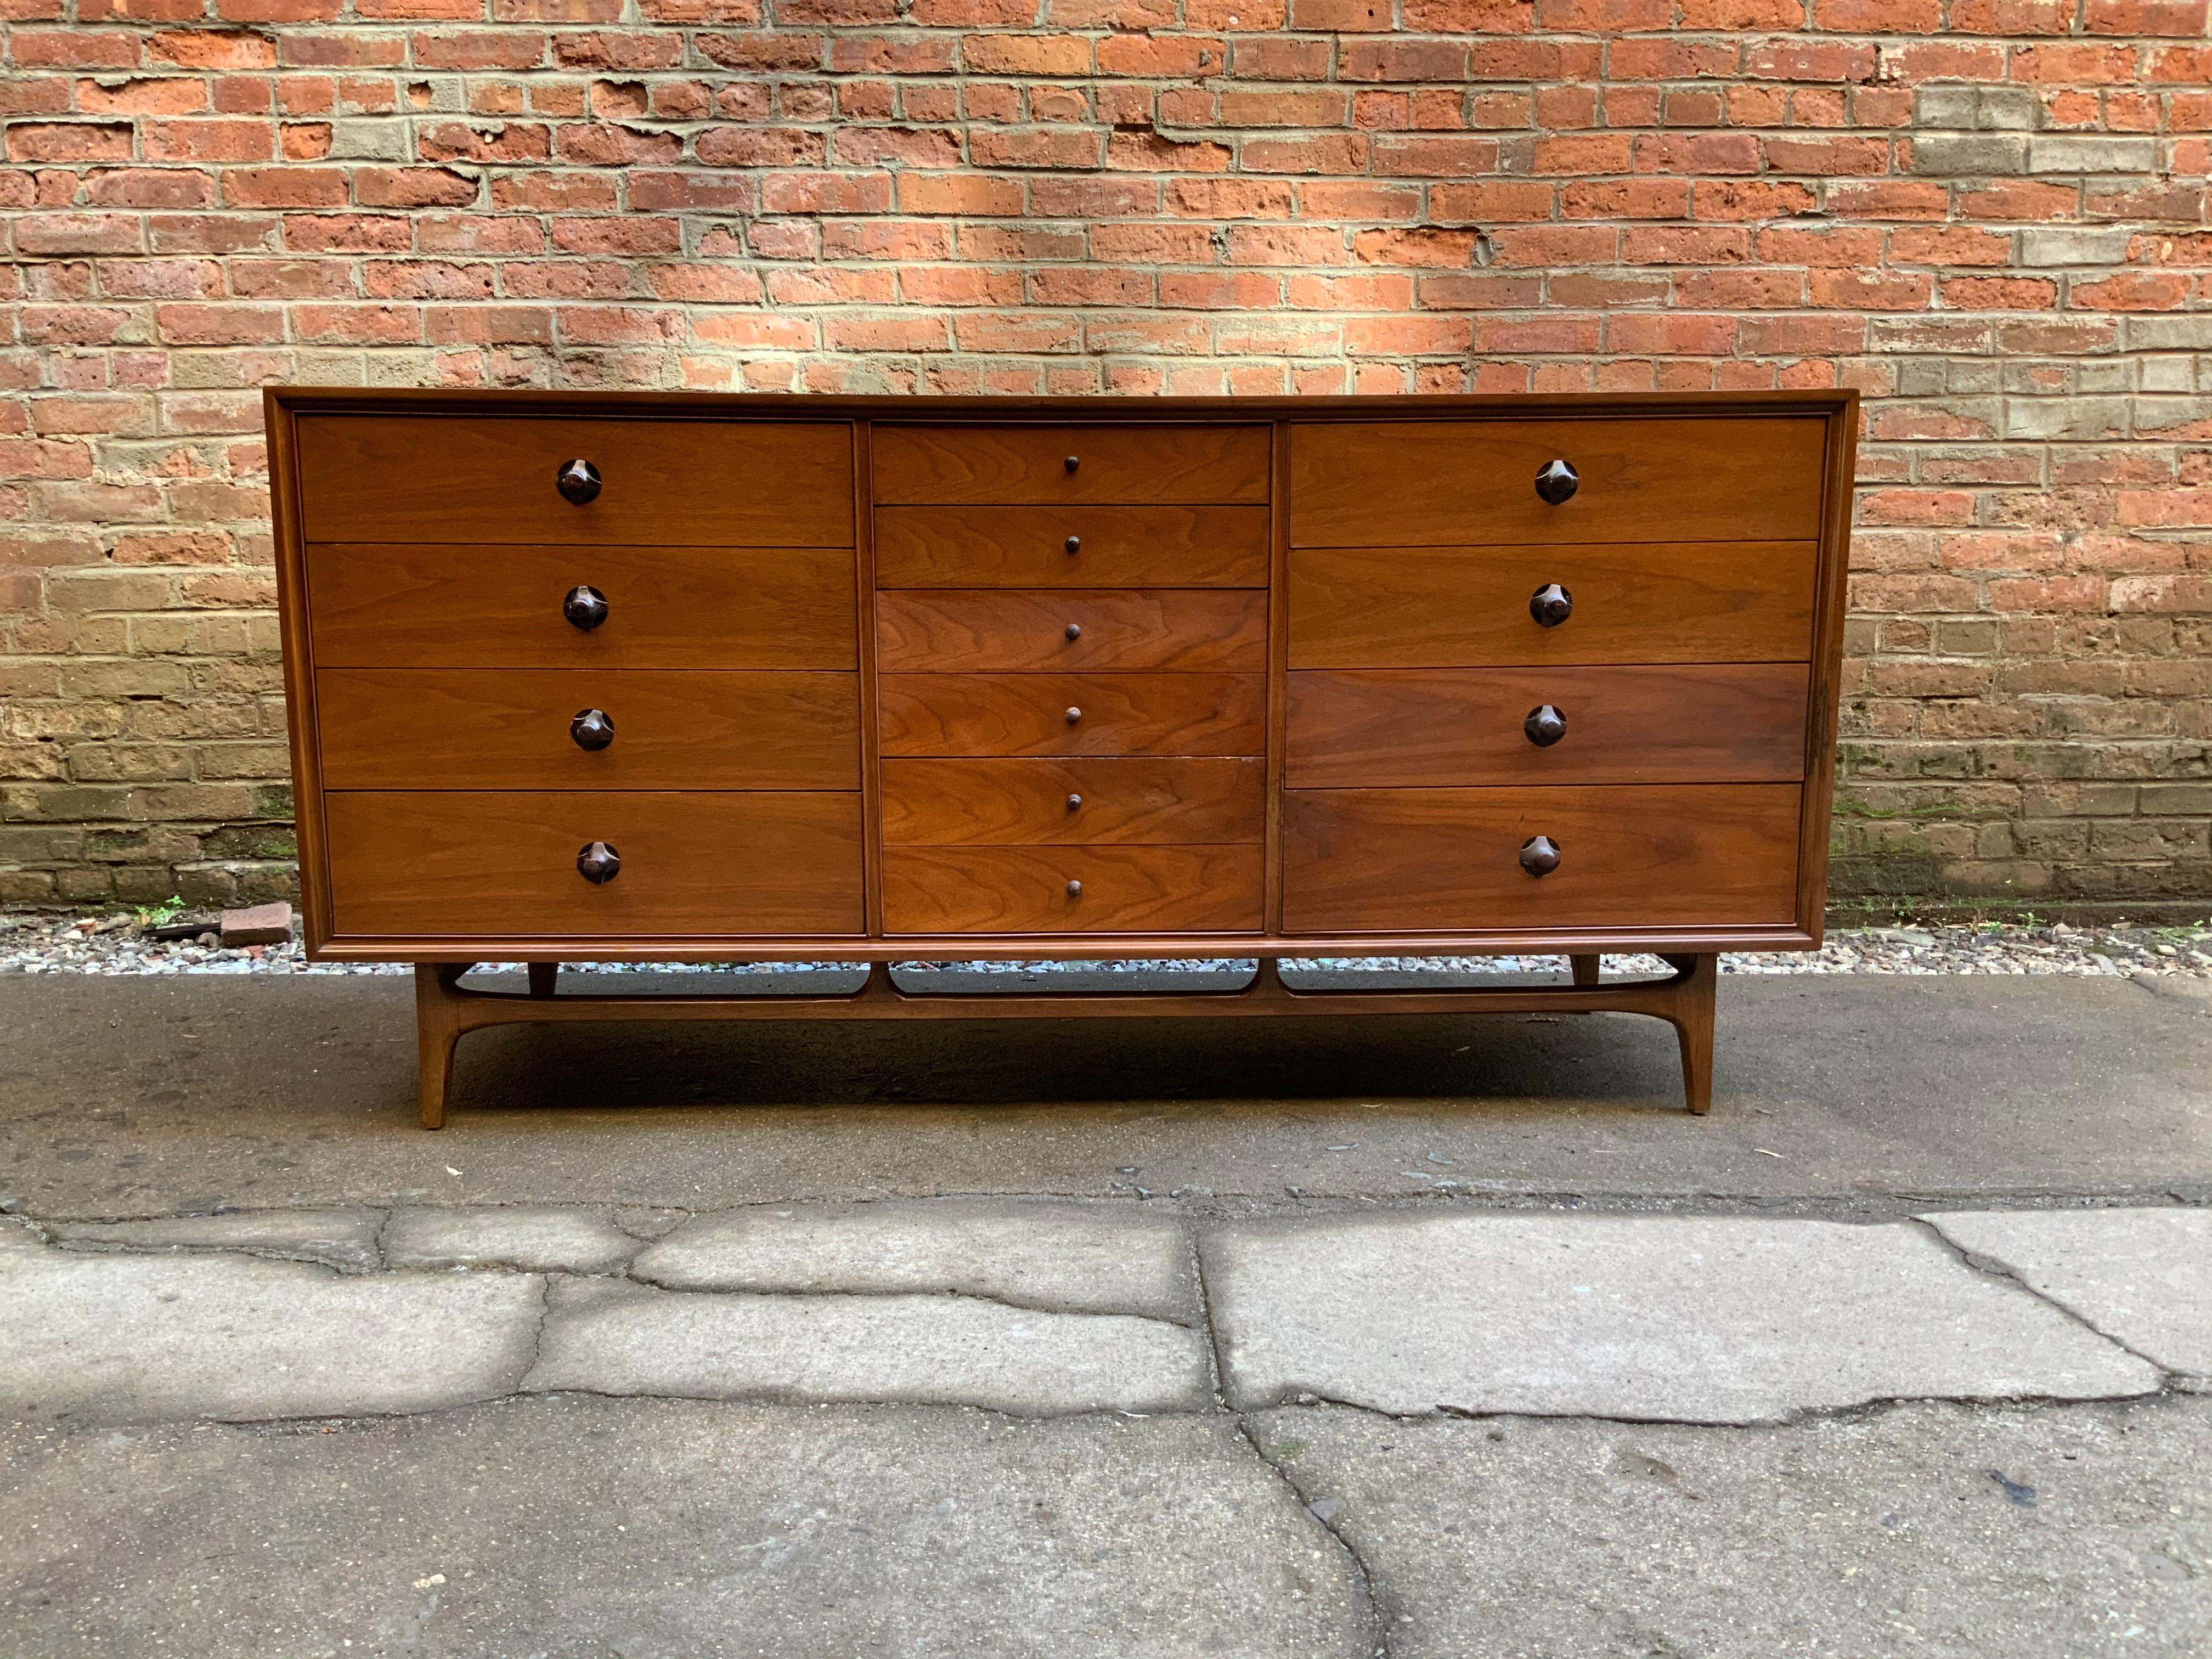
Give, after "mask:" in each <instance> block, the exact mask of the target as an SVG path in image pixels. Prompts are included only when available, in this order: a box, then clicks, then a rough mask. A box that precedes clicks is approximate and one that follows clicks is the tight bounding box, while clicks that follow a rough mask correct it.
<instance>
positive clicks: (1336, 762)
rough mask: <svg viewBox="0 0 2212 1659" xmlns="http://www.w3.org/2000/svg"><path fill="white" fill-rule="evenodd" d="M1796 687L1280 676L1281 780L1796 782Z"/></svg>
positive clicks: (1350, 672) (1702, 673) (1780, 680)
mask: <svg viewBox="0 0 2212 1659" xmlns="http://www.w3.org/2000/svg"><path fill="white" fill-rule="evenodd" d="M1807 685H1808V670H1807V668H1806V665H1804V664H1802V663H1733V664H1726V665H1700V666H1694V667H1682V668H1674V667H1615V668H1423V669H1335V670H1328V669H1305V670H1300V671H1297V672H1294V673H1292V674H1291V677H1290V698H1289V706H1288V716H1287V723H1286V728H1285V739H1286V744H1287V753H1286V757H1285V767H1286V769H1285V777H1284V781H1285V783H1286V784H1287V785H1288V786H1289V787H1291V788H1303V789H1336V788H1356V787H1362V786H1367V787H1409V786H1425V785H1447V784H1535V783H1765V782H1782V781H1788V782H1796V781H1797V780H1798V779H1800V778H1802V777H1803V776H1804V775H1805V708H1806V695H1807ZM1540 708H1548V709H1550V710H1551V711H1552V713H1553V715H1556V716H1557V720H1550V719H1539V718H1538V717H1537V714H1536V711H1537V710H1539V709H1540ZM1561 721H1563V722H1564V728H1565V729H1564V733H1563V734H1559V735H1555V733H1558V732H1559V722H1561ZM1532 726H1533V727H1534V735H1533V736H1532V733H1531V728H1532ZM1538 738H1545V739H1547V741H1545V742H1543V743H1541V744H1540V743H1539V742H1538V741H1537V739H1538Z"/></svg>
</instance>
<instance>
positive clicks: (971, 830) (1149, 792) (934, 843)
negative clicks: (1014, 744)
mask: <svg viewBox="0 0 2212 1659" xmlns="http://www.w3.org/2000/svg"><path fill="white" fill-rule="evenodd" d="M882 792H883V811H884V845H885V846H887V847H957V846H984V847H987V846H1004V845H1055V846H1059V845H1072V844H1076V843H1080V842H1103V843H1110V844H1115V845H1121V844H1131V843H1156V844H1163V845H1173V844H1183V845H1191V846H1198V845H1206V844H1212V843H1216V842H1256V841H1259V840H1261V838H1262V837H1263V836H1265V835H1266V833H1267V763H1265V762H1264V761H1259V760H1187V759H1181V758H1177V759H1168V760H1160V759H1154V758H1152V757H1149V756H1133V757H1115V758H1100V757H1086V758H1083V759H1077V760H1047V759H1023V760H889V761H885V762H884V765H883V784H882Z"/></svg>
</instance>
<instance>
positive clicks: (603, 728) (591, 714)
mask: <svg viewBox="0 0 2212 1659" xmlns="http://www.w3.org/2000/svg"><path fill="white" fill-rule="evenodd" d="M568 735H569V736H570V737H572V738H574V739H575V740H576V747H577V748H579V749H604V748H605V747H606V746H607V745H608V744H611V743H612V742H613V741H614V740H615V723H614V721H613V720H612V719H611V718H610V717H609V715H608V714H607V711H606V710H605V709H604V708H586V709H582V710H580V711H579V712H578V714H577V715H576V717H575V719H574V720H570V721H569V722H568Z"/></svg>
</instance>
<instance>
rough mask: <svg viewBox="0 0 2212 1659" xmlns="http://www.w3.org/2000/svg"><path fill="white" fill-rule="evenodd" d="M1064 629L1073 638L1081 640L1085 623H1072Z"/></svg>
mask: <svg viewBox="0 0 2212 1659" xmlns="http://www.w3.org/2000/svg"><path fill="white" fill-rule="evenodd" d="M1062 631H1063V632H1065V633H1066V635H1067V637H1068V638H1070V639H1071V640H1079V639H1081V638H1082V637H1083V624H1082V623H1068V625H1067V626H1066V629H1063V630H1062Z"/></svg>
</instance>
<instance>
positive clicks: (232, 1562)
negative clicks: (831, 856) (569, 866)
mask: <svg viewBox="0 0 2212 1659" xmlns="http://www.w3.org/2000/svg"><path fill="white" fill-rule="evenodd" d="M1722 997H1723V1000H1722V1008H1721V1025H1720V1042H1719V1055H1718V1075H1719V1084H1718V1089H1717V1100H1716V1106H1715V1110H1714V1114H1713V1115H1712V1116H1711V1118H1710V1119H1708V1120H1705V1121H1699V1120H1693V1119H1691V1118H1688V1117H1686V1115H1683V1114H1681V1113H1680V1111H1679V1110H1677V1109H1674V1103H1675V1101H1676V1099H1677V1098H1678V1097H1677V1096H1676V1094H1675V1087H1676V1085H1675V1079H1674V1055H1673V1038H1672V1035H1671V1033H1669V1032H1668V1030H1666V1028H1664V1027H1663V1026H1661V1025H1659V1024H1656V1023H1654V1022H1649V1021H1640V1020H1636V1019H1633V1018H1627V1017H1616V1016H1590V1017H1580V1018H1564V1019H1543V1018H1512V1017H1493V1018H1487V1019H1484V1018H1453V1019H1436V1020H1428V1021H1420V1020H1381V1019H1376V1020H1372V1021H1359V1022H1354V1021H1346V1022H1334V1021H1327V1022H1324V1021H1318V1020H1315V1021H1305V1022H1285V1023H1283V1024H1273V1023H1264V1022H1258V1021H1242V1020H1239V1021H1223V1022H1219V1023H1211V1024H1206V1023H1191V1024H1183V1023H1181V1022H1165V1021H1148V1022H1145V1023H1143V1024H1141V1025H1140V1026H1134V1027H1133V1026H1131V1025H1127V1024H1118V1025H1117V1024H1107V1023H1100V1024H1084V1023H1080V1022H1071V1023H1068V1024H1032V1023H1028V1022H1020V1023H1009V1024H1005V1025H987V1024H973V1025H969V1024H963V1025H946V1026H934V1027H933V1026H928V1025H924V1024H913V1025H896V1026H894V1025H881V1026H858V1027H850V1028H840V1027H835V1026H829V1025H823V1024H800V1025H793V1026H789V1027H775V1026H769V1025H753V1024H747V1025H735V1026H726V1027H721V1028H712V1027H653V1026H635V1027H628V1028H613V1029H611V1028H596V1029H594V1028H585V1027H574V1028H568V1029H542V1030H529V1029H509V1030H496V1031H491V1032H486V1033H483V1034H479V1035H477V1036H471V1037H469V1038H468V1039H466V1040H465V1042H464V1044H463V1048H462V1060H461V1065H460V1068H459V1077H458V1079H457V1094H456V1107H455V1111H454V1115H453V1119H452V1121H451V1127H448V1128H447V1129H446V1130H445V1131H443V1132H441V1133H437V1134H427V1133H422V1132H421V1131H419V1130H417V1129H416V1128H415V1127H412V1109H413V1091H412V1067H413V1044H412V1042H411V1037H410V1024H409V1020H410V1006H409V1001H408V994H407V987H405V985H404V982H395V981H388V980H379V979H371V978H344V979H306V978H299V979H289V978H288V979H266V980H252V981H248V980H233V979H205V980H198V981H174V980H151V979H139V980H131V979H63V978H44V977H41V978H13V979H7V980H0V1030H5V1031H6V1032H7V1033H8V1034H9V1035H8V1043H7V1063H6V1065H5V1066H4V1067H0V1210H4V1211H5V1212H7V1218H5V1219H0V1333H4V1340H0V1417H4V1418H6V1419H9V1420H10V1426H8V1427H6V1428H4V1429H0V1440H4V1442H5V1447H4V1455H5V1458H6V1470H7V1473H6V1474H4V1476H0V1519H4V1522H5V1524H4V1526H0V1654H5V1655H8V1656H9V1659H17V1656H20V1659H48V1656H52V1659H64V1656H67V1659H77V1656H92V1655H103V1656H105V1655H112V1654H118V1653H125V1654H168V1653H174V1654H191V1655H200V1654H213V1653H222V1654H223V1655H225V1656H236V1659H264V1656H265V1659H307V1656H316V1655H330V1656H339V1655H348V1656H353V1655H358V1656H363V1659H369V1656H376V1659H381V1656H385V1655H391V1656H399V1655H410V1656H435V1659H460V1656H471V1659H526V1656H532V1655H542V1656H545V1659H719V1656H725V1655H729V1656H737V1655H775V1656H784V1655H791V1656H804V1659H842V1656H848V1655H849V1656H861V1655H888V1656H925V1655H927V1656H935V1655H947V1656H950V1655H954V1654H958V1655H961V1656H963V1659H971V1656H997V1655H1024V1656H1026V1655H1032V1654H1034V1655H1037V1656H1045V1655H1050V1656H1053V1659H1071V1656H1091V1655H1097V1656H1115V1659H1121V1656H1145V1659H1151V1656H1154V1655H1158V1656H1182V1655H1221V1656H1255V1659H1259V1656H1277V1655H1281V1656H1297V1659H1307V1656H1335V1655H1346V1656H1372V1655H1377V1654H1383V1655H1388V1656H1389V1659H1411V1656H1423V1659H1429V1656H1434V1659H1447V1656H1449V1659H1460V1656H1485V1659H1487V1656H1498V1659H1517V1656H1528V1659H1553V1656H1559V1659H1565V1656H1569V1655H1573V1656H1604V1659H1610V1656H1622V1659H1676V1656H1692V1655H1694V1656H1700V1659H1703V1656H1712V1659H1722V1656H1730V1659H1733V1656H1743V1659H1772V1656H1778V1655H1784V1654H1800V1653H1802V1654H1833V1655H1838V1656H1888V1655H1893V1654H1894V1655H1900V1656H1901V1655H1947V1656H1948V1655H1956V1656H1966V1655H1973V1656H1984V1655H1990V1654H1996V1653H2003V1654H2006V1655H2008V1656H2011V1655H2018V1656H2026V1659H2039V1656H2046V1655H2048V1656H2054V1659H2055V1656H2068V1659H2072V1656H2090V1655H2105V1654H2112V1655H2150V1656H2160V1659H2166V1656H2173V1659H2181V1656H2191V1659H2194V1656H2198V1655H2201V1654H2203V1653H2205V1652H2207V1651H2212V1482H2208V1481H2207V1480H2205V1479H2204V1477H2203V1470H2204V1468H2206V1467H2207V1465H2208V1453H2212V998H2208V997H2207V996H2206V995H2204V994H2203V982H2202V981H2161V982H2158V983H2149V982H2143V983H2138V982H2135V981H2083V980H2043V979H2008V978H1996V977H1963V976H1962V977H1954V978H1936V977H1913V978H1903V977H1899V978H1881V977H1863V978H1861V977H1833V978H1827V977H1822V978H1811V979H1761V978H1755V977H1748V976H1746V977H1735V978H1730V979H1728V980H1725V981H1723V986H1722Z"/></svg>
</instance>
